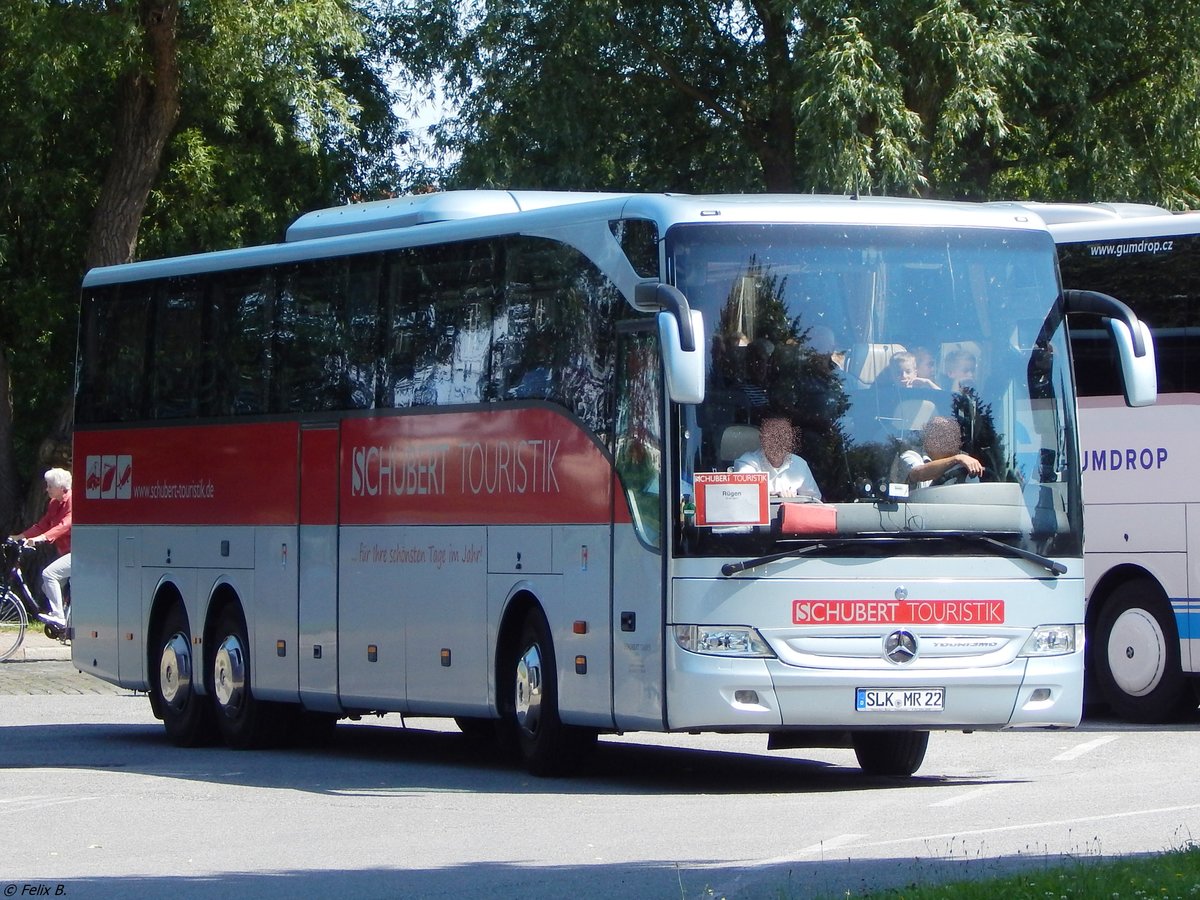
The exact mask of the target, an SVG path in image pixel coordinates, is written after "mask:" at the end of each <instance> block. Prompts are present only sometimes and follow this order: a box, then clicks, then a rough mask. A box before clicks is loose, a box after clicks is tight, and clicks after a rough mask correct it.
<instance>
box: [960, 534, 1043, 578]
mask: <svg viewBox="0 0 1200 900" xmlns="http://www.w3.org/2000/svg"><path fill="white" fill-rule="evenodd" d="M956 536H957V537H961V538H962V539H963V540H967V541H975V542H976V543H979V544H987V545H988V546H990V547H995V548H996V549H997V550H1000V551H1002V552H1004V553H1011V554H1012V555H1013V556H1019V557H1020V558H1021V559H1024V560H1028V561H1029V562H1031V563H1036V564H1037V565H1039V566H1041V567H1042V568H1043V569H1045V570H1046V571H1047V572H1049V573H1050V574H1051V575H1055V576H1058V575H1066V574H1067V567H1066V566H1064V565H1063V564H1062V563H1060V562H1058V561H1057V560H1054V559H1051V558H1050V557H1048V556H1042V554H1040V553H1034V552H1033V551H1032V550H1026V549H1024V548H1023V547H1014V546H1013V545H1012V544H1006V543H1004V541H998V540H996V539H995V538H994V537H992V536H991V535H987V534H977V533H973V532H969V531H966V532H960V533H959V534H957V535H956Z"/></svg>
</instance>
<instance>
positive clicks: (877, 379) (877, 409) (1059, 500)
mask: <svg viewBox="0 0 1200 900" xmlns="http://www.w3.org/2000/svg"><path fill="white" fill-rule="evenodd" d="M1050 240H1051V239H1050V238H1049V236H1048V235H1046V234H1045V233H1040V232H1034V231H1017V230H998V229H982V228H950V227H937V228H935V227H910V226H882V225H874V226H847V225H838V226H833V225H812V224H806V225H774V224H772V225H743V224H733V225H724V224H720V225H718V224H714V225H694V224H693V225H680V226H677V227H675V228H673V229H671V230H670V231H669V233H668V234H667V255H668V266H669V269H668V271H670V272H672V273H673V275H674V278H675V283H676V285H677V286H678V287H679V288H680V290H682V291H683V292H684V294H685V295H686V296H687V297H688V299H689V302H690V303H691V304H692V306H693V308H697V309H700V310H701V311H702V312H703V315H704V322H705V326H706V332H707V335H708V341H709V344H708V349H709V353H708V357H707V360H706V365H707V381H706V396H705V399H704V402H703V403H701V404H699V405H696V406H688V407H683V408H681V409H679V410H677V411H676V412H675V413H674V414H673V415H674V420H673V422H672V428H674V429H675V430H676V436H677V439H676V441H675V446H676V447H677V448H678V453H679V456H678V458H677V459H676V460H675V462H676V470H677V472H678V475H679V478H678V479H677V482H678V485H677V487H676V490H677V491H678V493H677V494H676V495H675V498H674V499H675V509H677V510H679V519H678V522H677V527H676V534H677V538H678V540H677V552H679V553H680V554H682V555H688V554H695V555H708V556H725V555H733V554H745V553H749V554H753V553H758V552H761V553H769V552H771V551H773V550H775V549H778V548H779V547H780V545H781V543H786V542H789V541H791V542H794V541H803V540H812V539H820V538H828V537H831V536H836V537H837V538H839V542H838V545H839V546H845V545H846V541H845V539H847V538H850V539H853V538H858V537H867V536H871V535H887V536H888V537H889V540H893V541H894V540H895V539H896V537H897V536H901V537H903V536H907V535H911V536H912V537H913V538H914V539H915V540H914V546H915V545H916V544H919V543H921V542H922V541H923V539H928V538H930V537H931V536H936V535H942V536H948V535H956V534H961V533H963V532H969V533H972V534H986V535H989V536H991V537H994V538H996V539H998V540H1001V541H1004V542H1005V543H1008V544H1010V545H1011V546H1014V547H1018V548H1021V549H1023V550H1027V551H1032V552H1035V553H1040V554H1047V555H1051V556H1053V555H1063V556H1067V555H1071V554H1078V553H1079V552H1081V546H1080V543H1081V529H1080V507H1079V503H1080V500H1079V489H1078V484H1079V481H1078V479H1079V475H1078V472H1077V471H1076V467H1075V466H1074V465H1073V464H1072V463H1071V460H1073V459H1074V458H1075V454H1076V447H1075V446H1074V438H1073V435H1074V434H1075V427H1074V423H1073V418H1072V417H1073V402H1072V399H1071V398H1072V396H1073V395H1072V389H1071V380H1070V377H1071V376H1070V367H1069V362H1068V359H1069V357H1068V353H1067V348H1066V343H1065V335H1064V328H1063V322H1062V316H1061V308H1060V304H1059V301H1058V297H1059V286H1058V279H1057V273H1056V271H1055V269H1054V255H1053V252H1052V251H1051V249H1050V247H1049V246H1048V244H1049V243H1050ZM939 552H940V551H939Z"/></svg>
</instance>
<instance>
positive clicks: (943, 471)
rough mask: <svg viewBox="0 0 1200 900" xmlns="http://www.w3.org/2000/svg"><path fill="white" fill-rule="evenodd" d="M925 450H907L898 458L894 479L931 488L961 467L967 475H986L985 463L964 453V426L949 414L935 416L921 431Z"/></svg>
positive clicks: (973, 476)
mask: <svg viewBox="0 0 1200 900" xmlns="http://www.w3.org/2000/svg"><path fill="white" fill-rule="evenodd" d="M921 449H922V451H923V452H918V451H916V450H905V451H904V452H903V453H901V454H900V456H899V457H898V458H897V460H896V463H895V465H894V466H893V470H892V481H898V482H907V483H908V484H912V485H915V486H917V487H929V486H930V485H931V484H933V483H934V482H936V481H941V480H942V479H943V478H945V477H946V476H947V474H949V473H950V472H951V470H953V469H956V468H958V467H962V469H963V470H964V471H965V473H966V477H970V478H978V477H979V476H980V475H982V474H983V463H981V462H980V461H979V460H977V459H976V458H975V457H973V456H971V455H969V454H967V453H963V452H962V429H961V428H959V425H958V422H957V421H956V420H954V419H951V418H949V417H948V416H934V417H933V418H932V419H930V420H929V422H928V423H926V425H925V427H924V428H923V429H922V430H921Z"/></svg>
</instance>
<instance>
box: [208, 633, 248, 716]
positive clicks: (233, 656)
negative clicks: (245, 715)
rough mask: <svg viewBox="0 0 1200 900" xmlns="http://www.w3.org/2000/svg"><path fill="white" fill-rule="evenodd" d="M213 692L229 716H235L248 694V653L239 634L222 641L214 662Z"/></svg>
mask: <svg viewBox="0 0 1200 900" xmlns="http://www.w3.org/2000/svg"><path fill="white" fill-rule="evenodd" d="M213 692H214V693H215V694H216V697H217V704H218V705H219V706H220V707H221V709H223V710H224V711H225V714H226V715H227V716H231V717H232V716H235V715H237V713H238V711H239V710H240V709H241V706H242V701H243V700H244V698H245V696H246V655H245V653H244V651H243V649H242V642H241V641H240V640H239V639H238V637H237V635H235V634H231V635H229V636H228V637H226V638H225V640H223V641H221V645H220V646H219V647H218V648H217V656H216V661H215V662H214V664H213Z"/></svg>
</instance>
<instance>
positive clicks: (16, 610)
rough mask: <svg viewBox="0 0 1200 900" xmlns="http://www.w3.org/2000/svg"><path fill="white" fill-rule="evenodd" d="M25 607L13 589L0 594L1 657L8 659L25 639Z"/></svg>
mask: <svg viewBox="0 0 1200 900" xmlns="http://www.w3.org/2000/svg"><path fill="white" fill-rule="evenodd" d="M28 624H29V623H28V619H27V618H26V616H25V607H24V605H23V604H22V603H21V601H20V600H18V599H17V598H16V597H14V596H13V594H12V592H11V591H5V592H4V594H3V595H0V659H8V658H9V657H10V656H12V655H13V654H14V653H16V652H17V648H18V647H20V646H21V642H22V641H23V640H25V628H26V626H27V625H28Z"/></svg>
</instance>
